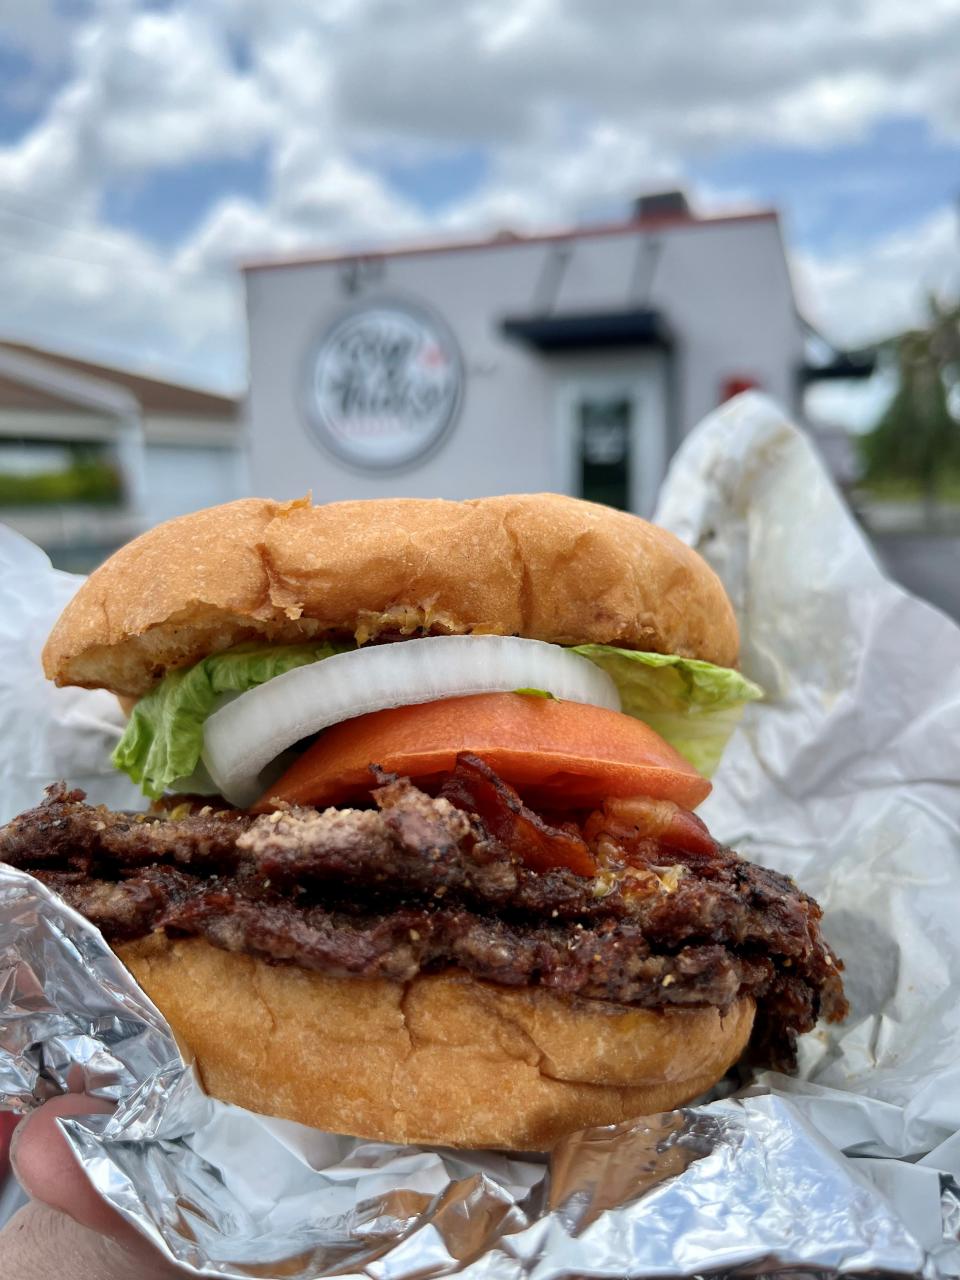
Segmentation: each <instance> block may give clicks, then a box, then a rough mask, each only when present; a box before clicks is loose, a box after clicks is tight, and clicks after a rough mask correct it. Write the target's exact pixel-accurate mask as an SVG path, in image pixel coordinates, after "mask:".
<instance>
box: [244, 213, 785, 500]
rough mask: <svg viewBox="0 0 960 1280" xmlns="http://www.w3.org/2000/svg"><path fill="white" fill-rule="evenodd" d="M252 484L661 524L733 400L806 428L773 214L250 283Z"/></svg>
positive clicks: (288, 493)
mask: <svg viewBox="0 0 960 1280" xmlns="http://www.w3.org/2000/svg"><path fill="white" fill-rule="evenodd" d="M244 270H245V279H246V296H247V313H248V321H249V342H250V371H251V385H250V395H249V401H248V418H249V424H248V425H249V431H250V448H251V473H252V476H253V477H254V488H255V490H256V491H257V492H262V493H264V494H269V495H271V496H274V497H277V498H287V497H294V496H297V495H299V494H302V493H303V492H304V491H305V490H307V489H308V488H309V489H312V490H313V494H314V499H315V500H316V501H327V500H331V499H337V498H366V497H377V496H381V495H412V496H441V497H449V498H465V497H470V496H476V495H481V494H487V493H502V492H509V491H522V490H541V489H551V490H557V491H560V492H566V493H572V494H578V495H582V496H585V497H590V498H596V499H599V500H602V501H607V502H610V503H612V504H613V505H618V506H624V507H629V508H632V509H633V510H635V511H639V512H648V511H649V510H650V508H651V506H652V504H653V501H654V496H655V494H656V492H657V488H658V486H659V484H660V481H661V479H662V477H663V473H664V470H665V467H666V464H667V461H668V459H669V457H670V455H671V453H672V452H673V450H674V448H675V447H676V445H677V443H678V441H679V439H680V438H681V437H682V436H683V434H684V433H685V432H687V431H689V430H690V428H691V427H692V426H693V425H694V424H695V423H696V422H698V421H699V420H700V418H702V417H703V415H704V414H706V413H707V412H709V410H711V409H713V408H714V407H715V406H716V405H717V404H718V403H720V401H721V400H723V399H724V398H726V397H727V396H728V395H730V394H731V393H732V392H733V391H735V390H739V389H743V388H744V387H746V386H758V387H761V388H763V389H764V390H765V391H768V392H769V393H770V394H771V395H773V396H775V397H776V398H777V399H778V400H779V401H780V402H781V403H783V404H784V405H786V406H788V407H789V408H791V409H794V410H796V409H797V408H798V399H799V396H800V390H801V385H802V381H803V379H802V371H803V366H804V344H805V329H804V326H803V323H802V321H801V320H800V317H799V316H798V313H797V309H796V305H795V302H794V296H793V290H792V287H791V282H790V275H789V271H788V268H787V262H786V258H785V254H784V248H783V242H782V239H781V235H780V226H779V222H778V220H777V216H776V214H775V213H774V212H772V211H764V212H757V213H749V214H741V215H736V216H728V217H712V218H697V217H694V216H692V215H691V214H690V213H689V211H688V210H687V207H686V203H685V201H683V198H682V196H679V195H677V194H675V193H674V194H671V195H668V196H664V197H655V198H648V200H647V201H641V202H639V205H638V210H637V216H635V217H634V218H633V219H631V220H629V221H626V222H623V223H619V224H616V225H613V226H597V227H584V228H580V229H577V230H573V231H564V232H558V233H555V234H549V235H536V236H516V235H503V236H498V237H494V238H493V239H490V240H481V241H469V242H463V243H448V244H443V243H441V244H429V245H417V246H412V247H407V248H398V249H395V250H390V249H386V250H383V251H378V252H373V253H364V254H362V255H357V254H345V255H344V254H337V255H332V256H316V257H312V256H311V257H293V258H274V259H269V260H266V261H260V262H254V263H248V264H246V266H245V268H244Z"/></svg>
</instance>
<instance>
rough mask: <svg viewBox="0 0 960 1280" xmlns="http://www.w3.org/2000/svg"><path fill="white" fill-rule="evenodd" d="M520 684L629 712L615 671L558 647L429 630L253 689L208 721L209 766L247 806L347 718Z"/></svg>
mask: <svg viewBox="0 0 960 1280" xmlns="http://www.w3.org/2000/svg"><path fill="white" fill-rule="evenodd" d="M514 689H544V690H546V691H548V692H550V693H552V694H554V695H555V696H556V697H557V698H560V699H562V700H565V701H568V702H586V703H590V704H591V705H593V706H597V707H606V708H607V709H608V710H611V711H619V710H620V695H619V694H618V692H617V688H616V685H615V684H614V683H613V681H612V680H611V679H610V677H609V676H608V675H607V673H606V672H605V671H601V670H600V668H599V667H597V666H594V664H593V663H592V662H590V661H589V660H588V659H587V658H581V657H580V656H579V654H576V653H571V652H570V651H569V650H567V649H561V648H560V646H559V645H555V644H546V643H544V642H543V641H542V640H524V639H520V638H519V637H515V636H426V637H424V638H423V639H421V640H403V641H398V642H397V643H395V644H383V645H374V646H371V647H370V648H365V649H353V650H351V651H350V652H349V653H339V654H335V655H334V656H333V657H332V658H323V659H321V661H319V662H313V663H310V664H309V665H307V666H305V667H297V668H296V669H295V670H293V671H287V672H285V673H284V674H283V675H281V676H275V677H274V678H273V679H272V680H268V681H267V682H266V683H265V684H262V685H259V686H258V687H257V688H255V689H250V690H248V691H247V692H246V693H243V694H241V695H240V697H239V698H234V699H233V700H232V701H230V702H229V703H227V704H226V705H225V706H222V707H220V708H219V709H218V710H217V711H215V712H214V713H213V715H212V716H210V718H209V719H208V720H207V723H206V726H205V728H204V733H203V739H204V749H203V762H204V764H205V765H206V767H207V769H208V770H209V772H210V776H211V777H212V778H213V780H214V782H215V783H216V785H217V787H218V788H219V790H220V793H221V795H223V796H225V797H226V799H227V800H229V801H230V803H231V804H235V805H240V806H244V807H245V806H247V805H250V804H252V803H253V802H254V800H256V799H257V797H258V796H260V795H262V793H263V791H264V790H265V789H266V787H267V786H269V784H270V782H273V781H275V778H273V777H268V778H262V777H261V773H262V771H263V770H264V769H265V768H266V766H267V765H269V764H270V762H271V761H272V760H274V759H275V758H276V757H277V756H278V755H280V753H281V752H282V751H285V750H286V749H287V748H288V747H291V746H293V744H294V743H296V742H299V741H300V740H301V739H302V738H306V737H308V736H309V735H310V734H314V733H319V731H320V730H321V729H326V728H328V727H329V726H330V725H332V724H338V723H339V722H340V721H341V720H351V719H353V717H354V716H362V715H366V714H367V713H369V712H371V711H383V710H385V709H386V708H387V707H401V706H409V705H411V704H413V703H419V702H437V701H438V700H439V699H441V698H456V697H460V696H462V695H465V694H471V693H509V692H511V691H512V690H514Z"/></svg>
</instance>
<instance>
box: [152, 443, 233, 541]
mask: <svg viewBox="0 0 960 1280" xmlns="http://www.w3.org/2000/svg"><path fill="white" fill-rule="evenodd" d="M246 492H247V484H246V463H245V459H244V458H243V457H242V455H241V453H240V451H239V450H238V449H224V448H215V447H206V448H192V447H189V446H186V445H158V444H149V445H147V446H146V448H145V450H144V512H143V520H144V524H145V526H146V527H150V526H151V525H155V524H159V523H160V522H161V521H162V520H171V519H172V518H173V517H174V516H182V515H186V514H187V512H189V511H197V510H199V509H200V508H201V507H212V506H215V505H216V504H217V503H220V502H232V501H233V499H234V498H239V497H243V496H244V494H245V493H246Z"/></svg>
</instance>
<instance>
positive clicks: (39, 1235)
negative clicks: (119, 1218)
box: [0, 1202, 186, 1280]
mask: <svg viewBox="0 0 960 1280" xmlns="http://www.w3.org/2000/svg"><path fill="white" fill-rule="evenodd" d="M184 1275H186V1272H183V1271H180V1270H179V1269H178V1268H176V1267H173V1266H170V1265H169V1264H167V1263H165V1262H164V1261H163V1260H162V1259H161V1258H160V1257H159V1255H158V1254H155V1253H153V1252H152V1251H150V1252H149V1253H144V1252H137V1253H132V1252H128V1251H127V1250H126V1249H124V1248H123V1247H122V1246H121V1245H118V1244H117V1243H116V1242H115V1241H113V1240H109V1239H107V1238H106V1237H104V1236H100V1235H97V1234H96V1233H95V1232H93V1231H88V1230H87V1228H86V1227H81V1226H79V1225H78V1224H77V1223H76V1222H74V1221H73V1220H72V1219H71V1218H68V1217H66V1216H65V1215H64V1214H62V1213H58V1212H57V1210H56V1209H51V1208H49V1207H48V1206H47V1205H44V1204H37V1203H36V1202H33V1203H31V1204H28V1205H27V1206H26V1207H25V1208H23V1209H21V1210H20V1212H19V1213H16V1214H14V1216H13V1217H12V1218H11V1219H10V1221H9V1222H8V1223H7V1225H6V1226H5V1227H4V1229H3V1230H2V1231H0V1280H182V1277H183V1276H184Z"/></svg>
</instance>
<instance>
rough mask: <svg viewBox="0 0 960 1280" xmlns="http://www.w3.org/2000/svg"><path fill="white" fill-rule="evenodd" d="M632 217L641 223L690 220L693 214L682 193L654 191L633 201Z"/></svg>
mask: <svg viewBox="0 0 960 1280" xmlns="http://www.w3.org/2000/svg"><path fill="white" fill-rule="evenodd" d="M633 216H634V219H635V220H636V221H637V222H641V221H646V220H647V219H649V218H692V217H693V214H692V213H691V211H690V206H689V204H687V197H686V195H685V194H684V193H683V192H682V191H656V192H654V193H653V194H651V195H648V196H638V197H637V199H636V200H634V202H633Z"/></svg>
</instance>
